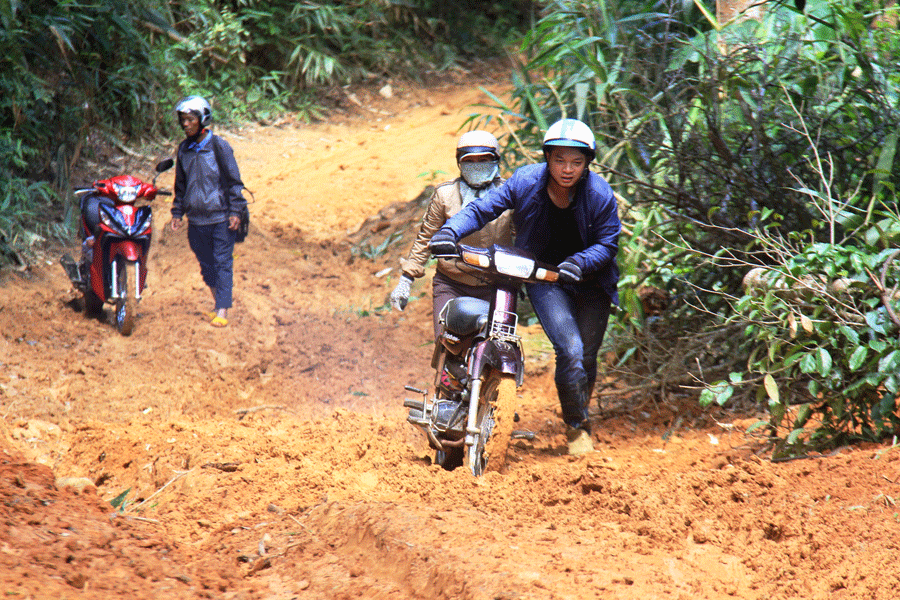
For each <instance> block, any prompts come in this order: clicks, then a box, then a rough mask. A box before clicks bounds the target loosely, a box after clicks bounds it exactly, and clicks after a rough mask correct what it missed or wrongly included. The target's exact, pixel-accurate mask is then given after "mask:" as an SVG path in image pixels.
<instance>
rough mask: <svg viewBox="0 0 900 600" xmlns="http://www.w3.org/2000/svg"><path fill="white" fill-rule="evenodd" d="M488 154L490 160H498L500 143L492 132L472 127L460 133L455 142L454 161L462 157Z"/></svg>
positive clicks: (459, 160) (460, 159) (458, 160)
mask: <svg viewBox="0 0 900 600" xmlns="http://www.w3.org/2000/svg"><path fill="white" fill-rule="evenodd" d="M481 156H488V157H490V158H491V160H496V161H499V160H500V143H499V142H498V141H497V138H495V137H494V136H493V134H491V133H489V132H487V131H482V130H481V129H473V130H472V131H467V132H466V133H464V134H462V136H461V137H460V138H459V141H458V142H457V143H456V162H461V161H462V159H464V158H474V157H481Z"/></svg>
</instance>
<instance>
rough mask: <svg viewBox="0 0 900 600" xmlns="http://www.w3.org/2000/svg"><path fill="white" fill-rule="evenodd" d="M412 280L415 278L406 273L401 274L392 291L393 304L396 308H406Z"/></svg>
mask: <svg viewBox="0 0 900 600" xmlns="http://www.w3.org/2000/svg"><path fill="white" fill-rule="evenodd" d="M412 282H413V280H412V278H411V277H408V276H406V275H401V276H400V281H398V282H397V287H395V288H394V291H393V292H391V306H393V307H394V309H395V310H400V311H402V310H403V309H404V308H406V303H407V302H409V286H410V285H412Z"/></svg>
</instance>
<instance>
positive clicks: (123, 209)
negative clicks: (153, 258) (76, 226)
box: [60, 158, 175, 335]
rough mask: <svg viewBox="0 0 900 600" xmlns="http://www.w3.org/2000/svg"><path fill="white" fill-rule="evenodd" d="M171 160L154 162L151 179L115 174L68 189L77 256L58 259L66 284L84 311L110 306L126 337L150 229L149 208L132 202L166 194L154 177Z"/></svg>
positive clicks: (143, 275) (141, 283) (97, 311)
mask: <svg viewBox="0 0 900 600" xmlns="http://www.w3.org/2000/svg"><path fill="white" fill-rule="evenodd" d="M173 164H175V163H174V161H173V160H172V159H171V158H168V159H166V160H164V161H162V162H160V163H159V164H157V165H156V175H155V176H154V177H153V183H145V182H143V181H141V180H140V179H138V178H137V177H134V176H132V175H118V176H116V177H111V178H109V179H103V180H100V181H95V182H94V185H93V187H90V188H86V189H80V190H75V192H74V193H75V195H76V196H81V229H82V237H83V242H82V254H81V260H80V261H79V262H77V263H76V262H75V259H73V258H72V257H71V256H70V255H68V254H66V255H64V256H63V257H62V258H61V259H60V263H61V264H62V266H63V268H64V269H65V271H66V274H67V275H68V276H69V279H70V280H71V281H72V285H74V286H75V288H76V289H77V290H79V291H80V292H81V293H82V294H83V297H84V310H85V312H86V313H88V314H93V315H99V314H102V312H103V304H104V303H105V302H109V303H111V304H114V305H115V307H116V312H115V317H116V321H115V322H116V329H118V330H119V333H121V334H122V335H131V332H132V331H133V330H134V322H135V319H136V317H137V303H138V301H139V300H140V299H141V293H142V292H143V291H144V283H145V281H146V279H147V268H146V267H147V252H148V251H149V249H150V238H151V236H152V233H153V219H152V210H151V208H150V206H147V205H142V206H137V205H136V203H137V202H138V200H144V201H146V202H150V201H152V200H153V199H154V198H156V196H158V195H166V196H170V195H171V192H164V191H162V190H159V189H158V188H157V187H156V178H157V177H158V176H159V174H160V173H163V172H164V171H167V170H169V169H170V168H172V165H173Z"/></svg>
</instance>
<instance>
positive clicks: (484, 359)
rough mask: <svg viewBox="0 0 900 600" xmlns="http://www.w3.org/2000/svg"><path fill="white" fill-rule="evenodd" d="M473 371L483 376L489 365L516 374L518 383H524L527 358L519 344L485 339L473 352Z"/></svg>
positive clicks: (476, 374)
mask: <svg viewBox="0 0 900 600" xmlns="http://www.w3.org/2000/svg"><path fill="white" fill-rule="evenodd" d="M471 360H472V368H471V369H470V372H472V373H473V374H474V375H475V377H478V378H481V377H482V376H483V375H484V372H485V371H486V370H487V369H488V367H490V368H492V369H494V370H496V371H499V372H501V373H504V374H506V375H515V377H516V385H517V386H519V385H522V380H523V379H524V377H525V360H524V357H523V353H522V348H521V347H519V346H518V345H517V344H512V343H510V342H504V341H501V340H485V341H483V342H481V343H480V344H478V345H477V346H476V348H475V351H474V352H473V353H472V359H471Z"/></svg>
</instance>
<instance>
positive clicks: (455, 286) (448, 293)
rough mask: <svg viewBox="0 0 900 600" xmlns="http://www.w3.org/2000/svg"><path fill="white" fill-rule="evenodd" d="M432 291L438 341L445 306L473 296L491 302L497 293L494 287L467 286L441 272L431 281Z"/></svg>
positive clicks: (435, 330) (435, 331) (435, 332)
mask: <svg viewBox="0 0 900 600" xmlns="http://www.w3.org/2000/svg"><path fill="white" fill-rule="evenodd" d="M431 290H432V302H433V305H432V306H433V309H434V311H433V315H432V317H433V321H434V338H435V339H437V336H438V334H439V333H440V326H439V324H438V321H439V320H440V316H441V311H442V310H443V309H444V305H445V304H447V303H448V302H450V301H451V300H453V299H454V298H459V297H461V296H471V297H472V298H480V299H481V300H485V301H487V302H490V301H491V300H493V299H494V293H495V292H494V286H492V285H481V286H471V285H466V284H464V283H460V282H458V281H455V280H453V279H451V278H450V277H448V276H446V275H444V274H443V273H441V272H440V271H436V272H435V274H434V277H433V278H432V280H431Z"/></svg>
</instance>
